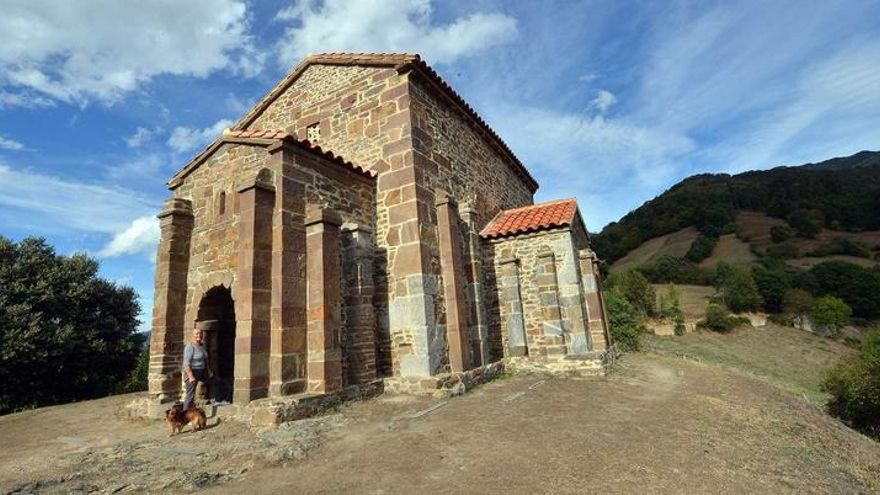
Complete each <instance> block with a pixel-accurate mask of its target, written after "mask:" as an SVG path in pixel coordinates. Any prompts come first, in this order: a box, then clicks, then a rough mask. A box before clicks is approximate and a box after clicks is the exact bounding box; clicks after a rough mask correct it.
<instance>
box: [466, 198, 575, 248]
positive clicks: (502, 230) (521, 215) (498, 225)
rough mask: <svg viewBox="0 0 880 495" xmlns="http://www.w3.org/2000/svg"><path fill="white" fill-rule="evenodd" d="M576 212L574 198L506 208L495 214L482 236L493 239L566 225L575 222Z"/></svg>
mask: <svg viewBox="0 0 880 495" xmlns="http://www.w3.org/2000/svg"><path fill="white" fill-rule="evenodd" d="M576 214H577V200H575V199H574V198H571V199H562V200H558V201H551V202H549V203H541V204H538V205H529V206H523V207H521V208H514V209H512V210H504V211H502V212H500V213H499V214H497V215H495V218H493V219H492V220H491V221H490V222H489V224H488V225H486V227H485V228H484V229H483V230H482V231H481V232H480V236H482V237H485V238H489V239H491V238H495V237H504V236H508V235H515V234H524V233H527V232H535V231H539V230H545V229H549V228H554V227H564V226H566V225H571V223H572V222H574V218H575V215H576Z"/></svg>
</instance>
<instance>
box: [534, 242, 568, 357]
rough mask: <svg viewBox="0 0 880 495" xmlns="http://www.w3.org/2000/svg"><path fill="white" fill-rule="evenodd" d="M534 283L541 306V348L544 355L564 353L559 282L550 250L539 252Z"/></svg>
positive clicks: (564, 329)
mask: <svg viewBox="0 0 880 495" xmlns="http://www.w3.org/2000/svg"><path fill="white" fill-rule="evenodd" d="M535 285H537V287H538V300H539V304H540V306H541V317H542V322H541V334H542V335H541V346H540V347H541V348H540V349H539V351H540V353H541V354H542V355H543V356H546V357H560V356H563V355H565V351H566V349H565V337H564V334H565V332H566V328H565V323H564V321H563V318H562V309H561V308H560V306H559V284H558V281H557V278H556V255H555V254H554V253H553V252H552V251H544V252H540V253H538V255H537V266H536V267H535Z"/></svg>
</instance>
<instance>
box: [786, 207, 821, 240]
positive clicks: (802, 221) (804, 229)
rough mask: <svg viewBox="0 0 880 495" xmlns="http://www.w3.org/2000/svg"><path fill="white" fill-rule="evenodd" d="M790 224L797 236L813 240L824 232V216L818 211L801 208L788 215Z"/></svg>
mask: <svg viewBox="0 0 880 495" xmlns="http://www.w3.org/2000/svg"><path fill="white" fill-rule="evenodd" d="M788 224H789V225H791V228H793V229H794V231H795V232H797V235H799V236H801V237H807V238H810V239H812V238H814V237H816V234H818V233H819V232H820V231H821V230H822V225H823V224H824V216H823V215H822V212H821V211H818V210H809V209H805V208H799V209H797V210H794V211H793V212H791V214H790V215H788Z"/></svg>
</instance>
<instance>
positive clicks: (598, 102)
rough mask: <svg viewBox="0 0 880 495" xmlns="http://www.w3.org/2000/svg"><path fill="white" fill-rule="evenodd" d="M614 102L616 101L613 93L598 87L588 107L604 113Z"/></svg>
mask: <svg viewBox="0 0 880 495" xmlns="http://www.w3.org/2000/svg"><path fill="white" fill-rule="evenodd" d="M615 103H617V97H616V96H614V93H612V92H611V91H608V90H606V89H600V90H599V91H598V92H597V93H596V97H595V98H593V99H592V100H591V101H590V107H591V108H595V109H597V110H598V111H599V113H605V112H607V111H608V109H609V108H611V105H614V104H615Z"/></svg>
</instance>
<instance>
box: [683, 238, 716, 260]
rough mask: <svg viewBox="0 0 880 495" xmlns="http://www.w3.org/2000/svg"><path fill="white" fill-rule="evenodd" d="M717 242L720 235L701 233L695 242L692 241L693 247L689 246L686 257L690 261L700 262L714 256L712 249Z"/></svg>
mask: <svg viewBox="0 0 880 495" xmlns="http://www.w3.org/2000/svg"><path fill="white" fill-rule="evenodd" d="M717 243H718V237H711V236H707V235H705V234H700V235H698V236H697V238H696V239H694V242H692V243H691V247H690V248H688V252H687V253H686V254H685V255H684V257H685V259H686V260H688V261H692V262H694V263H699V262H701V261H703V260H704V259H706V258H708V257H709V256H712V250H713V249H715V244H717Z"/></svg>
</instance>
